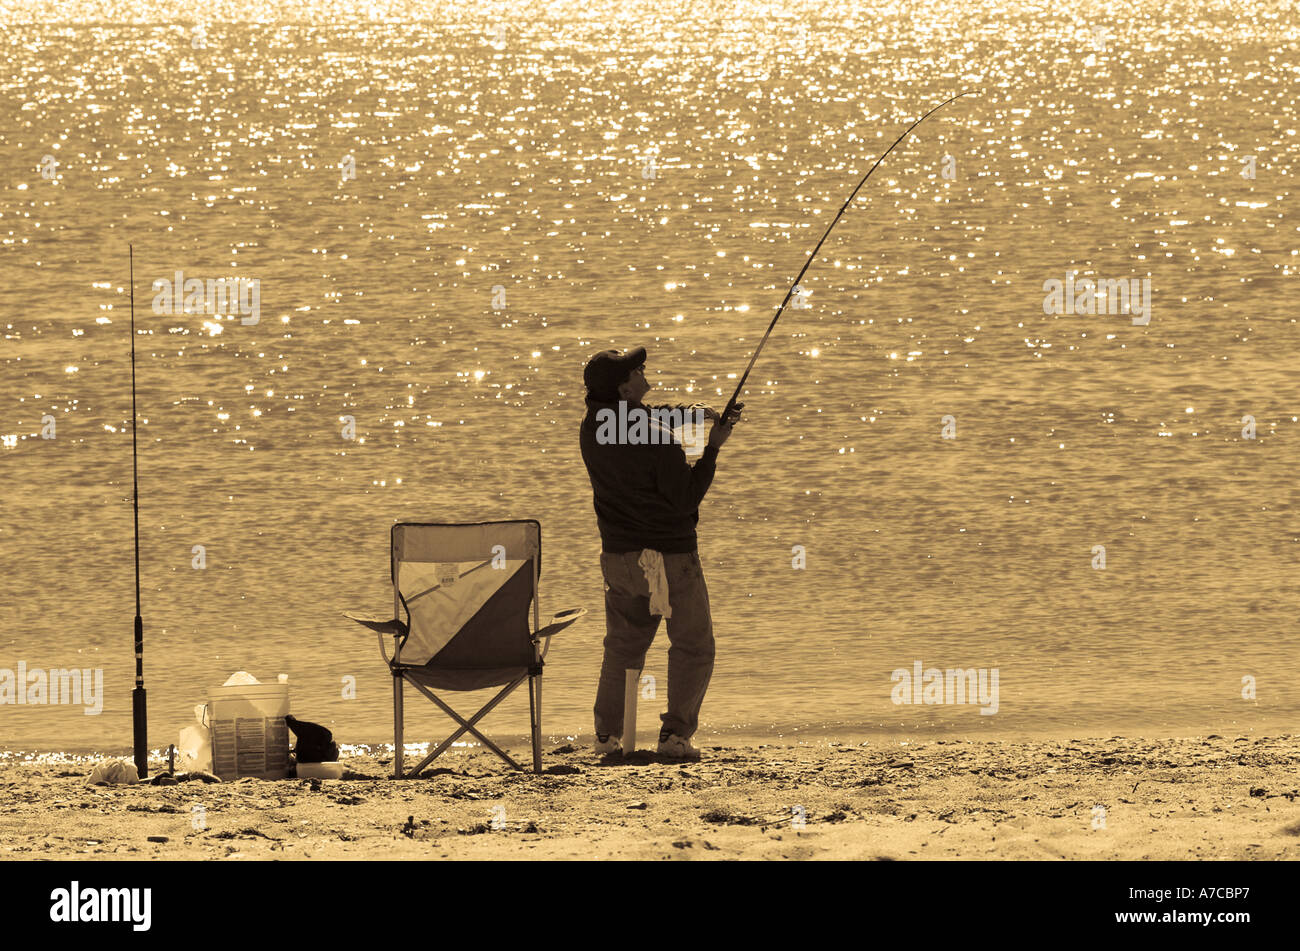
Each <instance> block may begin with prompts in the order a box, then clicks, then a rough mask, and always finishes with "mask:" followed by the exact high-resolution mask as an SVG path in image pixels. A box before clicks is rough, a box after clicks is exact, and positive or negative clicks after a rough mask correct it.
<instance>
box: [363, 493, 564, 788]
mask: <svg viewBox="0 0 1300 951" xmlns="http://www.w3.org/2000/svg"><path fill="white" fill-rule="evenodd" d="M541 562H542V526H541V524H540V523H539V522H536V521H533V520H531V519H528V520H519V521H508V522H475V523H471V524H459V525H457V524H439V523H420V522H399V523H398V524H396V525H394V526H393V533H392V560H391V567H392V571H391V575H392V580H393V615H394V617H393V618H391V619H385V618H382V617H374V616H369V615H363V614H355V613H351V612H349V613H345V614H344V617H347V618H350V619H351V620H353V621H356V622H358V623H359V624H363V625H365V626H366V627H368V628H370V629H371V630H372V631H376V632H377V633H378V636H379V652H380V654H382V655H383V658H384V662H385V663H386V664H388V667H389V670H390V671H391V672H392V675H393V733H394V741H393V775H394V776H395V777H396V778H398V779H401V778H402V732H403V731H402V714H403V704H402V701H403V697H402V694H403V689H402V688H403V685H404V684H405V683H410V684H411V685H412V686H413V687H415V689H416V690H418V691H420V693H422V694H424V695H425V696H426V697H428V698H429V699H430V700H431V701H433V703H434V704H436V705H437V706H438V707H439V708H440V709H441V710H442V711H443V712H444V713H446V714H447V715H448V716H449V717H451V718H452V719H454V720H455V721H456V722H457V723H459V724H460V728H459V729H457V730H456V731H455V732H454V733H452V734H451V735H450V736H449V737H447V739H445V740H443V741H442V743H440V744H439V745H438V746H437V747H436V748H435V749H434V750H433V752H431V753H430V754H429V755H428V756H426V757H425V758H424V759H423V760H421V761H420V764H419V765H418V766H416V767H415V769H413V770H411V772H410V775H412V776H417V775H419V773H420V771H421V770H423V769H424V768H425V767H426V766H428V765H429V764H430V763H431V762H433V760H434V759H436V758H437V757H438V756H439V755H441V754H442V753H443V752H444V751H445V750H447V749H448V748H449V747H450V746H451V744H452V743H454V742H455V741H456V740H457V739H459V738H460V737H461V736H462V735H463V734H465V733H467V732H468V733H472V734H473V735H474V736H476V737H478V739H479V740H480V741H482V743H483V745H484V746H486V747H487V748H488V749H490V750H492V751H493V752H494V753H496V754H497V755H498V756H500V757H501V758H502V759H504V760H505V761H506V762H507V763H509V764H510V765H511V766H513V767H514V768H515V769H522V768H523V767H521V766H520V765H519V764H518V763H516V762H515V761H514V760H513V759H511V758H510V757H509V756H508V755H507V754H506V753H505V752H504V751H503V750H502V749H501V748H500V747H499V746H497V745H496V744H495V743H493V742H492V741H491V740H489V739H488V738H487V737H486V736H484V735H483V734H482V733H480V732H479V731H478V730H477V729H476V728H475V724H476V723H478V721H479V720H481V719H483V717H485V716H486V715H487V714H488V713H489V712H490V711H491V710H492V709H493V708H494V707H495V706H496V705H497V704H499V703H500V702H501V701H502V700H504V699H505V698H506V696H507V695H509V693H510V692H511V691H512V690H514V689H515V688H516V687H518V686H519V685H520V684H521V683H523V682H524V680H527V681H528V708H529V725H530V727H531V732H532V740H533V770H534V771H535V772H538V773H540V772H541V771H542V664H543V660H544V658H545V657H546V652H547V651H548V650H549V649H550V645H551V637H553V636H554V635H556V634H558V633H559V632H560V631H562V630H564V629H565V628H566V627H568V626H569V625H570V624H572V623H573V622H574V621H576V620H577V619H578V618H580V617H582V616H583V615H584V614H586V613H587V611H586V609H585V608H575V609H573V610H570V611H562V612H560V613H559V614H557V615H555V616H554V617H552V618H551V620H550V623H548V624H547V625H546V626H545V627H539V626H538V620H539V615H540V607H539V604H538V594H537V585H538V579H539V578H540V577H541V571H542V569H541ZM530 603H531V605H532V615H533V619H532V625H531V630H532V633H529V630H530V625H529V623H528V609H529V604H530ZM399 609H400V610H399ZM402 613H405V616H406V620H405V621H403V620H401V615H402ZM385 635H391V636H392V638H393V653H392V656H391V657H390V656H389V654H388V651H387V650H386V649H385V645H384V636H385ZM543 642H545V643H543ZM484 687H501V690H500V691H499V692H498V693H497V694H496V696H495V697H493V698H492V699H491V700H490V701H488V702H487V703H486V704H485V705H484V706H483V707H482V708H481V709H480V710H479V711H478V712H477V713H475V714H474V715H473V716H472V717H470V718H469V719H468V720H467V719H464V718H463V717H461V716H460V714H458V713H456V711H455V710H453V709H452V708H451V707H450V706H448V705H447V704H446V703H445V702H444V701H443V700H442V699H441V698H440V697H438V696H436V695H435V694H434V692H433V689H439V690H479V689H482V688H484Z"/></svg>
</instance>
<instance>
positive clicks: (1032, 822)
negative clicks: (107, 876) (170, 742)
mask: <svg viewBox="0 0 1300 951" xmlns="http://www.w3.org/2000/svg"><path fill="white" fill-rule="evenodd" d="M352 754H353V755H345V756H344V758H343V759H344V762H345V764H346V766H347V769H348V772H347V773H346V774H345V778H344V779H341V780H316V779H304V780H280V781H263V780H258V779H251V778H244V779H239V780H236V781H233V782H229V783H208V782H203V781H200V780H197V779H191V780H187V781H182V782H179V783H176V784H175V785H152V784H140V785H137V786H90V785H88V784H87V781H86V780H87V777H88V776H89V774H90V770H91V767H92V765H93V762H94V761H93V760H92V759H88V758H85V757H73V756H64V755H51V754H44V755H37V754H23V753H10V754H4V757H3V758H0V789H2V790H3V792H2V793H0V803H2V805H0V842H3V843H4V844H3V845H2V846H0V851H2V852H3V855H4V856H5V857H6V858H10V859H24V858H26V859H78V860H87V859H91V860H93V859H99V858H104V859H154V858H163V859H353V858H358V859H378V858H384V859H390V858H399V859H515V858H521V859H523V858H526V859H592V858H609V859H641V860H662V859H679V860H680V859H869V860H895V861H897V860H908V859H1058V858H1059V859H1139V860H1141V859H1153V860H1156V859H1287V858H1300V804H1297V803H1296V801H1295V800H1296V797H1297V795H1300V781H1298V780H1297V766H1298V765H1300V745H1298V744H1297V738H1296V737H1295V736H1291V735H1286V736H1277V737H1266V738H1254V737H1250V738H1248V737H1232V736H1217V735H1209V736H1205V737H1196V738H1185V739H1174V740H1148V739H1123V738H1117V737H1116V738H1110V739H1089V740H1069V741H1063V742H1042V741H1039V742H1025V743H1012V742H987V741H976V742H971V741H961V740H938V741H933V742H909V743H903V742H895V743H889V744H884V743H875V742H872V743H867V744H862V745H847V744H840V743H821V744H816V743H807V744H802V745H789V746H778V745H766V744H763V745H720V746H705V747H703V758H702V760H701V762H699V763H695V764H681V763H671V762H666V761H658V760H657V759H656V758H655V757H654V756H653V755H652V754H647V753H638V754H637V755H636V757H634V758H633V759H632V761H631V762H624V761H623V760H622V759H621V758H619V759H615V760H610V761H601V760H599V759H598V758H597V757H595V756H594V755H593V754H592V753H591V752H590V750H588V749H585V748H582V747H579V746H577V745H575V744H564V745H560V746H554V745H552V746H549V747H548V748H547V749H546V753H545V760H544V765H545V768H546V771H545V773H544V774H543V775H540V776H539V775H534V774H532V773H513V772H511V771H509V770H507V769H506V768H505V767H504V764H502V763H501V762H500V761H499V760H497V759H496V758H495V757H492V756H491V754H485V753H483V752H481V751H478V750H464V751H453V752H451V753H449V754H445V755H444V756H443V757H442V758H440V760H439V761H438V766H437V768H435V769H432V770H429V771H426V773H425V774H424V776H423V777H421V778H420V779H415V780H405V781H400V782H398V781H394V780H392V779H391V778H390V775H389V770H390V769H391V759H389V758H387V757H386V756H385V755H383V754H382V753H380V754H378V755H375V754H372V753H369V752H357V751H355V750H354V751H352ZM408 765H411V764H410V763H408Z"/></svg>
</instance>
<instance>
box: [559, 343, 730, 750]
mask: <svg viewBox="0 0 1300 951" xmlns="http://www.w3.org/2000/svg"><path fill="white" fill-rule="evenodd" d="M645 360H646V350H645V348H644V347H637V348H636V349H634V350H631V351H629V352H627V353H625V354H620V353H619V352H618V351H617V350H604V351H601V352H600V353H598V354H596V355H595V356H594V357H592V358H591V360H590V361H589V362H588V363H587V366H586V369H585V370H584V372H583V379H584V381H585V383H586V385H587V397H586V403H587V413H586V415H585V416H584V417H583V420H582V425H581V427H580V444H581V447H582V460H583V462H584V463H585V464H586V466H587V475H588V476H589V477H590V479H591V489H592V495H593V504H594V506H595V509H596V524H597V527H598V528H599V529H600V539H601V555H600V569H601V574H602V575H604V579H605V631H606V633H605V657H604V661H603V662H602V664H601V668H600V683H599V686H598V687H597V690H596V707H595V711H594V712H595V720H596V752H597V753H601V754H610V753H615V752H617V751H619V750H620V749H621V748H622V743H621V741H620V739H619V737H620V736H621V735H622V732H623V691H624V684H625V671H627V670H629V669H635V670H640V669H642V668H643V667H644V665H645V655H646V651H647V650H649V648H650V644H651V642H652V641H653V640H654V638H655V634H656V633H657V632H658V630H659V621H660V618H665V619H667V621H668V640H669V648H668V711H667V712H666V713H665V714H663V725H662V727H661V729H660V732H659V747H658V751H659V753H660V754H663V755H665V756H670V757H673V758H680V759H698V758H699V751H698V750H697V749H696V748H695V747H694V746H692V745H691V742H690V740H691V736H692V734H694V733H695V731H696V729H697V728H698V727H699V715H700V706H701V704H703V702H704V693H705V691H706V690H707V689H708V686H709V678H710V677H711V676H712V674H713V656H714V643H713V619H712V616H711V615H710V614H709V592H708V588H707V587H706V586H705V583H704V570H703V567H702V566H701V564H700V556H699V553H698V551H697V550H696V536H695V526H696V524H697V523H698V522H699V519H700V513H699V506H700V502H701V501H702V500H703V499H704V495H705V493H706V492H708V490H709V486H710V485H711V484H712V482H713V476H714V472H715V471H716V468H717V458H718V450H719V449H720V448H722V445H723V443H725V442H726V441H727V438H728V437H729V436H730V435H731V430H732V427H733V426H734V425H735V423H736V420H737V419H738V418H739V416H740V411H741V409H742V408H743V407H744V404H743V403H737V404H736V407H735V409H734V411H733V412H732V414H731V416H730V418H729V419H728V420H725V421H724V420H722V419H721V418H720V416H719V414H718V413H717V412H716V411H715V410H713V409H711V408H709V407H707V406H704V405H703V404H701V403H695V404H692V405H690V406H672V407H667V406H653V407H648V406H646V405H645V404H644V403H643V402H642V400H643V399H644V397H645V395H646V394H647V393H648V392H649V391H650V389H651V387H650V384H649V383H647V382H646V379H645ZM692 413H693V414H695V417H696V421H697V422H698V423H703V422H704V421H705V420H712V421H713V423H714V425H713V428H712V430H711V431H710V433H709V441H708V446H707V447H706V448H705V450H704V453H703V455H702V456H701V457H700V459H699V461H698V462H696V464H695V465H694V466H691V465H690V464H689V463H688V462H687V461H686V453H685V452H684V451H683V449H682V446H681V442H680V441H679V440H678V439H677V438H676V436H675V435H674V434H673V433H672V432H671V429H670V428H669V427H668V426H667V425H665V424H664V422H663V419H664V417H665V416H668V415H669V414H675V415H676V418H681V417H682V416H687V417H688V418H689V415H690V414H692Z"/></svg>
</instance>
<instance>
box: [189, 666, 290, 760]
mask: <svg viewBox="0 0 1300 951" xmlns="http://www.w3.org/2000/svg"><path fill="white" fill-rule="evenodd" d="M288 713H289V685H288V684H248V685H244V686H233V687H213V688H212V689H210V690H209V691H208V714H207V719H208V725H209V727H210V728H211V731H212V771H213V772H214V773H216V774H217V776H219V777H220V778H221V779H223V780H231V779H238V778H239V777H241V776H256V777H258V778H259V779H285V778H286V777H288V775H289V727H288V725H287V724H286V723H285V722H284V718H285V716H286V715H287V714H288Z"/></svg>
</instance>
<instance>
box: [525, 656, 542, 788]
mask: <svg viewBox="0 0 1300 951" xmlns="http://www.w3.org/2000/svg"><path fill="white" fill-rule="evenodd" d="M534 692H536V698H535V699H534V696H533V694H534ZM528 720H529V725H530V726H531V727H532V729H533V772H534V773H540V772H541V771H542V675H541V674H537V675H536V676H530V677H529V678H528Z"/></svg>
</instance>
